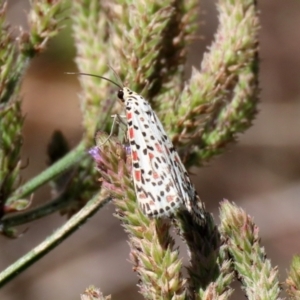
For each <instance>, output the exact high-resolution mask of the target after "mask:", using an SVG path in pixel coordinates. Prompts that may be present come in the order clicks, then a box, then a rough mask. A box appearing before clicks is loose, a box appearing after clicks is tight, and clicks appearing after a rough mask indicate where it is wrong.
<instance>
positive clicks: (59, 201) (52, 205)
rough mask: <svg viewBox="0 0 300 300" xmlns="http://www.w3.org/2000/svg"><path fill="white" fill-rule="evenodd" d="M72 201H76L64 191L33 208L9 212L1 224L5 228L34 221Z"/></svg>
mask: <svg viewBox="0 0 300 300" xmlns="http://www.w3.org/2000/svg"><path fill="white" fill-rule="evenodd" d="M72 201H74V199H71V198H66V197H65V194H64V193H62V194H60V195H59V196H58V197H56V198H55V199H53V200H51V201H49V202H46V203H45V204H43V205H40V206H38V207H35V208H33V209H31V210H28V211H25V212H23V213H18V214H16V215H12V216H10V215H9V214H8V216H7V217H4V218H3V219H2V220H1V225H3V227H4V228H11V227H16V226H20V225H23V224H26V223H29V222H32V221H34V220H37V219H40V218H42V217H45V216H47V215H50V214H52V213H54V212H56V211H58V210H61V209H63V208H65V207H66V206H68V205H70V202H72Z"/></svg>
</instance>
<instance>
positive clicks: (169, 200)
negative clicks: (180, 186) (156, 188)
mask: <svg viewBox="0 0 300 300" xmlns="http://www.w3.org/2000/svg"><path fill="white" fill-rule="evenodd" d="M174 197H175V196H172V195H169V196H167V197H166V200H167V202H173V200H174Z"/></svg>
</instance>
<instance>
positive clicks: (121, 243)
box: [0, 0, 300, 300]
mask: <svg viewBox="0 0 300 300" xmlns="http://www.w3.org/2000/svg"><path fill="white" fill-rule="evenodd" d="M258 2H259V8H260V10H261V14H260V20H261V31H260V43H261V46H260V55H261V73H260V87H261V103H260V104H259V114H258V115H257V118H256V120H255V121H254V125H253V127H252V128H251V129H249V130H248V131H247V132H246V133H245V134H244V135H241V136H240V139H239V142H238V143H237V144H235V145H230V147H228V148H227V151H226V153H224V154H223V155H221V156H219V157H217V158H215V159H214V160H213V161H211V162H210V164H209V165H207V166H205V167H204V168H202V169H199V170H198V169H197V170H193V172H194V173H195V174H196V175H195V176H193V178H192V179H193V182H194V183H195V184H196V186H197V190H198V192H199V194H200V196H201V198H202V200H203V201H204V202H205V203H206V207H207V209H208V210H209V211H210V212H212V213H213V215H214V217H215V219H216V222H218V219H219V217H218V214H219V211H218V205H219V202H220V201H221V200H222V199H224V198H226V199H229V200H230V201H234V202H235V203H237V204H238V205H239V206H241V207H242V208H243V209H245V210H246V211H247V213H248V214H250V215H251V216H252V217H253V218H254V220H255V222H256V224H257V225H258V226H259V228H260V235H261V238H262V245H263V246H264V247H265V249H266V252H267V255H268V257H269V258H270V259H271V262H272V264H273V266H275V265H278V266H279V272H280V280H281V281H283V280H284V279H285V277H286V270H287V269H288V267H289V264H290V262H291V259H292V255H294V254H296V253H299V249H300V239H299V237H300V230H299V229H300V155H299V154H300V152H299V147H300V51H299V49H300V30H299V28H300V2H299V1H297V0H288V1H281V0H264V1H258ZM201 3H202V4H201V11H199V21H201V22H202V24H201V26H200V29H199V35H201V36H202V37H203V38H202V39H200V40H197V41H195V42H194V43H193V44H192V45H191V48H190V52H189V57H188V63H187V68H186V69H187V76H188V75H189V73H190V69H191V66H192V65H194V66H196V67H199V66H200V62H201V59H202V55H203V52H204V51H205V49H206V48H207V46H208V45H209V44H210V42H211V40H212V38H213V34H214V32H215V29H216V26H217V16H216V9H215V5H214V1H210V0H202V1H201ZM8 4H9V9H8V20H9V22H11V23H12V24H14V25H17V26H19V25H21V26H24V27H25V28H26V11H28V10H29V4H28V2H27V1H22V0H20V1H17V0H14V1H9V3H8ZM74 54H75V50H74V47H73V44H72V37H71V32H70V29H68V28H66V29H65V30H64V31H63V32H61V34H60V35H59V36H58V37H57V38H55V39H54V40H53V41H51V43H50V45H49V48H48V50H47V51H46V52H45V53H43V54H42V55H40V56H39V57H38V58H37V59H35V60H34V61H33V62H32V64H31V65H30V67H29V69H28V72H27V74H26V77H25V79H24V82H23V88H22V95H23V97H24V104H23V110H24V114H25V115H26V121H25V126H24V148H23V153H22V155H23V159H24V161H26V160H27V159H28V160H29V165H28V167H27V168H25V169H24V170H23V175H22V178H23V181H24V182H25V181H26V180H27V179H29V178H31V177H33V176H35V175H36V174H38V173H39V172H40V171H42V170H44V169H45V168H46V166H47V156H46V149H47V145H48V142H49V140H50V137H51V135H52V133H53V131H54V130H56V129H60V130H62V131H63V133H64V134H65V136H66V137H67V138H68V142H69V144H70V146H71V147H74V146H75V145H76V144H77V143H78V141H79V140H80V137H81V133H82V128H81V115H80V110H79V100H78V93H79V92H80V87H79V85H78V81H77V79H76V76H66V75H64V72H66V71H74V70H75V64H74V63H73V58H74ZM99 59H101V53H99ZM50 197H51V196H50V189H49V187H47V186H46V187H44V188H42V189H40V190H39V191H38V192H37V193H36V194H35V196H34V205H37V204H40V203H43V202H45V201H48V200H49V199H50ZM113 211H114V210H113V207H112V205H107V206H106V207H105V208H104V209H102V210H101V211H99V212H98V213H97V214H96V215H95V216H94V217H93V218H91V219H90V220H89V222H87V224H85V225H84V226H82V227H81V229H80V230H79V231H77V232H76V233H75V234H73V235H72V236H71V237H70V238H69V239H67V240H66V241H65V242H64V243H63V244H61V245H60V246H58V247H57V248H56V249H54V250H53V251H51V252H50V253H49V254H48V255H47V256H46V257H44V258H43V259H42V260H40V261H39V262H37V263H36V264H35V265H34V266H32V267H31V268H30V269H28V270H26V271H25V272H24V273H22V274H21V275H19V276H18V277H17V278H16V279H15V280H13V281H12V282H10V283H8V284H7V285H6V286H5V287H4V288H2V290H1V291H0V295H1V296H0V297H1V299H2V300H16V299H22V300H27V299H30V300H32V299H35V300H38V299H43V300H48V299H49V300H50V299H51V300H52V299H64V300H68V299H79V294H80V293H82V292H83V291H84V290H85V288H86V287H88V286H89V285H90V284H94V285H95V286H97V287H100V288H101V290H102V292H103V293H104V294H112V296H113V299H114V300H117V299H142V297H141V296H140V295H139V294H138V288H137V287H136V284H137V277H136V276H135V274H134V273H133V272H132V265H131V264H130V263H129V262H128V254H129V247H128V245H127V242H126V235H125V234H124V232H123V230H122V228H121V226H120V223H119V221H118V220H117V219H116V218H114V217H113V216H112V214H113ZM65 221H66V220H65V218H64V217H62V216H60V215H59V214H58V213H57V214H55V215H51V216H48V217H46V218H44V219H42V220H38V221H35V222H33V223H31V224H29V225H28V226H24V228H27V227H28V231H27V232H26V234H24V235H23V236H22V237H21V238H19V239H15V240H9V239H6V238H4V237H2V236H0V247H1V256H0V268H1V270H3V269H4V268H6V267H7V266H9V265H10V264H11V263H12V262H14V261H15V260H17V259H18V258H19V257H21V256H22V255H24V254H25V253H26V252H27V251H29V250H31V249H32V248H33V247H35V246H36V245H38V244H39V243H40V242H41V241H42V240H43V239H45V238H46V237H47V236H48V235H50V234H51V233H52V232H53V231H54V230H55V229H56V228H58V227H59V226H60V225H61V224H63V223H64V222H65ZM24 228H23V229H24ZM21 229H22V228H21ZM178 243H179V244H180V241H178ZM180 249H181V253H182V255H183V256H184V257H185V262H187V255H186V250H185V248H184V246H182V245H181V247H180ZM237 289H239V288H238V287H237ZM241 297H242V294H240V293H237V294H236V295H235V296H234V297H233V298H232V299H241Z"/></svg>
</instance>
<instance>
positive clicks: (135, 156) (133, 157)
mask: <svg viewBox="0 0 300 300" xmlns="http://www.w3.org/2000/svg"><path fill="white" fill-rule="evenodd" d="M132 159H133V160H138V159H139V157H138V154H137V152H136V151H132Z"/></svg>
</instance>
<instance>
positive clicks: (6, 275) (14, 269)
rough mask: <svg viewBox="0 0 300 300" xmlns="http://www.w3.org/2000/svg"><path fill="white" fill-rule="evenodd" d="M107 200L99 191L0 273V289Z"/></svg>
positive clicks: (105, 192)
mask: <svg viewBox="0 0 300 300" xmlns="http://www.w3.org/2000/svg"><path fill="white" fill-rule="evenodd" d="M109 200H110V197H109V195H108V192H107V191H101V192H100V193H98V194H96V195H95V196H94V197H93V198H92V199H91V200H90V201H89V202H87V204H86V205H85V206H84V207H83V208H82V209H81V210H80V211H79V212H78V213H77V214H76V215H74V216H73V217H72V218H71V219H70V220H69V221H68V222H67V223H65V224H64V225H63V226H62V227H60V228H59V229H58V230H57V231H55V232H54V233H53V234H52V235H51V236H49V237H48V238H46V239H45V240H44V241H43V242H42V243H40V244H39V245H38V246H37V247H35V248H34V249H32V250H31V251H30V252H28V253H27V254H25V255H24V256H23V257H21V258H20V259H18V260H17V261H16V262H15V263H14V264H12V265H11V266H9V267H8V268H7V269H5V270H4V271H2V272H1V273H0V287H2V286H3V285H5V284H6V283H7V282H9V281H11V280H12V279H13V278H15V277H16V276H17V275H19V274H20V273H21V272H23V271H24V270H26V269H27V268H28V267H30V266H31V265H32V264H33V263H35V262H36V261H38V260H39V259H40V258H42V257H43V256H44V255H46V254H47V253H48V252H49V251H51V250H52V249H54V248H55V247H56V246H58V245H59V244H60V243H61V242H62V241H64V240H65V239H66V238H67V237H68V236H69V235H71V234H72V233H73V232H74V231H76V229H77V228H79V226H81V225H82V224H83V223H84V222H85V221H86V220H87V219H88V218H90V217H91V216H92V215H93V214H94V213H96V212H97V211H98V209H99V208H100V207H102V206H103V205H105V204H106V203H107V202H108V201H109Z"/></svg>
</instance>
